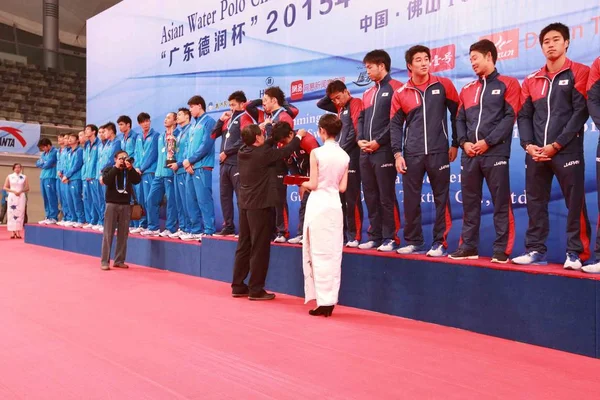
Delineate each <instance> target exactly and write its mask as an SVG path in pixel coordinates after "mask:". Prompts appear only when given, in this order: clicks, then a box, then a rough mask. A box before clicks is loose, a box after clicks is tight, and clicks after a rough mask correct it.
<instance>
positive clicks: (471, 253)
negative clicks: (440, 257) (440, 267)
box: [448, 249, 479, 260]
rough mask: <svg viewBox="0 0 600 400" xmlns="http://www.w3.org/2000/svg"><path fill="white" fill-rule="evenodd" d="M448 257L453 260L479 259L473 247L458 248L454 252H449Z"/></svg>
mask: <svg viewBox="0 0 600 400" xmlns="http://www.w3.org/2000/svg"><path fill="white" fill-rule="evenodd" d="M448 258H451V259H453V260H477V259H479V254H478V253H477V250H475V249H473V250H468V249H458V250H456V251H455V252H454V253H451V254H449V255H448Z"/></svg>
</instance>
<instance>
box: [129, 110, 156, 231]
mask: <svg viewBox="0 0 600 400" xmlns="http://www.w3.org/2000/svg"><path fill="white" fill-rule="evenodd" d="M137 121H138V124H139V125H140V127H141V128H142V132H141V133H139V134H138V135H137V139H136V144H135V155H136V157H137V158H136V159H135V160H134V167H135V168H136V170H137V171H138V173H139V174H140V175H141V176H142V181H141V182H140V184H139V185H137V186H138V188H139V189H138V192H137V200H138V202H139V203H140V204H141V205H142V206H143V207H144V208H145V209H146V210H148V194H150V188H151V187H152V181H153V180H154V174H155V172H156V161H157V160H158V137H159V135H160V134H159V133H158V132H156V131H155V130H154V129H152V128H150V115H149V114H148V113H145V112H142V113H140V114H139V115H138V117H137ZM147 228H148V219H147V217H146V215H144V216H142V218H141V219H140V221H139V227H138V228H137V229H134V230H132V233H139V232H142V231H143V230H145V229H147Z"/></svg>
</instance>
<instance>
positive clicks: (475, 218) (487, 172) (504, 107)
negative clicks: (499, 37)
mask: <svg viewBox="0 0 600 400" xmlns="http://www.w3.org/2000/svg"><path fill="white" fill-rule="evenodd" d="M497 58H498V51H497V50H496V46H495V45H494V43H493V42H491V41H490V40H487V39H483V40H480V41H479V42H477V43H474V44H473V45H472V46H471V48H470V59H471V66H472V67H473V71H474V72H475V73H476V74H477V75H478V76H479V79H477V80H476V81H473V82H471V83H469V84H467V85H465V87H464V88H463V89H462V90H461V92H460V106H459V109H458V116H457V118H456V129H457V132H458V143H459V145H460V146H461V148H462V156H461V170H462V171H461V191H462V192H461V194H462V200H463V227H462V233H461V236H460V245H459V248H458V250H457V251H455V252H454V253H452V254H450V255H449V257H450V258H453V259H458V260H460V259H476V258H478V257H479V251H478V247H479V227H480V222H481V199H482V188H483V180H484V179H485V181H486V183H487V186H488V188H489V190H490V194H491V196H492V203H493V204H494V228H495V230H496V239H495V240H494V244H493V249H494V255H493V256H492V262H497V263H503V264H504V263H507V262H508V258H509V255H510V253H511V252H512V248H513V244H514V240H515V223H514V215H513V211H512V205H511V204H512V203H511V192H510V180H509V158H510V144H511V141H512V133H513V128H514V125H515V120H516V117H517V114H518V112H519V108H520V100H519V96H520V86H519V81H517V80H516V79H515V78H511V77H507V76H503V75H500V74H499V73H498V71H497V70H496V66H495V64H496V60H497Z"/></svg>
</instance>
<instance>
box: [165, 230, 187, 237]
mask: <svg viewBox="0 0 600 400" xmlns="http://www.w3.org/2000/svg"><path fill="white" fill-rule="evenodd" d="M183 234H184V232H183V231H182V230H178V231H177V232H175V233H171V234H170V235H169V237H170V238H171V239H178V238H179V237H180V236H181V235H183Z"/></svg>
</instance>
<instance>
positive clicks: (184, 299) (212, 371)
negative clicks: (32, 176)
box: [0, 230, 600, 400]
mask: <svg viewBox="0 0 600 400" xmlns="http://www.w3.org/2000/svg"><path fill="white" fill-rule="evenodd" d="M0 253H1V261H0V321H1V323H2V326H1V327H0V399H2V400H8V399H61V400H66V399H78V400H79V399H109V398H110V399H241V398H244V399H423V398H425V399H429V398H431V399H433V398H435V399H442V398H443V399H465V398H468V399H487V398H503V399H598V398H600V361H599V360H595V359H591V358H586V357H581V356H576V355H572V354H568V353H563V352H558V351H553V350H549V349H544V348H540V347H535V346H530V345H525V344H520V343H514V342H509V341H506V340H502V339H496V338H492V337H488V336H483V335H478V334H474V333H470V332H465V331H461V330H456V329H450V328H445V327H440V326H436V325H432V324H426V323H421V322H415V321H411V320H406V319H402V318H397V317H391V316H387V315H382V314H377V313H371V312H366V311H361V310H356V309H352V308H346V307H338V308H336V310H335V314H334V316H333V317H332V318H328V319H325V318H315V317H310V316H308V314H307V310H308V308H309V306H307V305H304V304H302V303H303V301H302V300H301V299H299V298H295V297H290V296H283V295H281V296H279V297H278V299H277V300H275V301H273V302H265V303H255V302H250V301H248V300H246V299H233V298H231V297H229V286H228V285H227V284H225V283H220V282H214V281H209V280H204V279H200V278H194V277H189V276H185V275H179V274H174V273H169V272H164V271H159V270H154V269H150V268H143V267H135V266H134V267H133V268H130V269H129V270H112V271H108V272H105V271H101V270H100V267H99V262H98V260H97V259H94V258H91V257H87V256H81V255H76V254H73V253H65V252H61V251H57V250H51V249H47V248H43V247H37V246H31V245H25V244H23V243H22V241H16V240H9V239H8V238H7V234H6V231H4V230H0ZM223 268H228V269H229V268H231V266H229V265H224V266H223Z"/></svg>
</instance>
